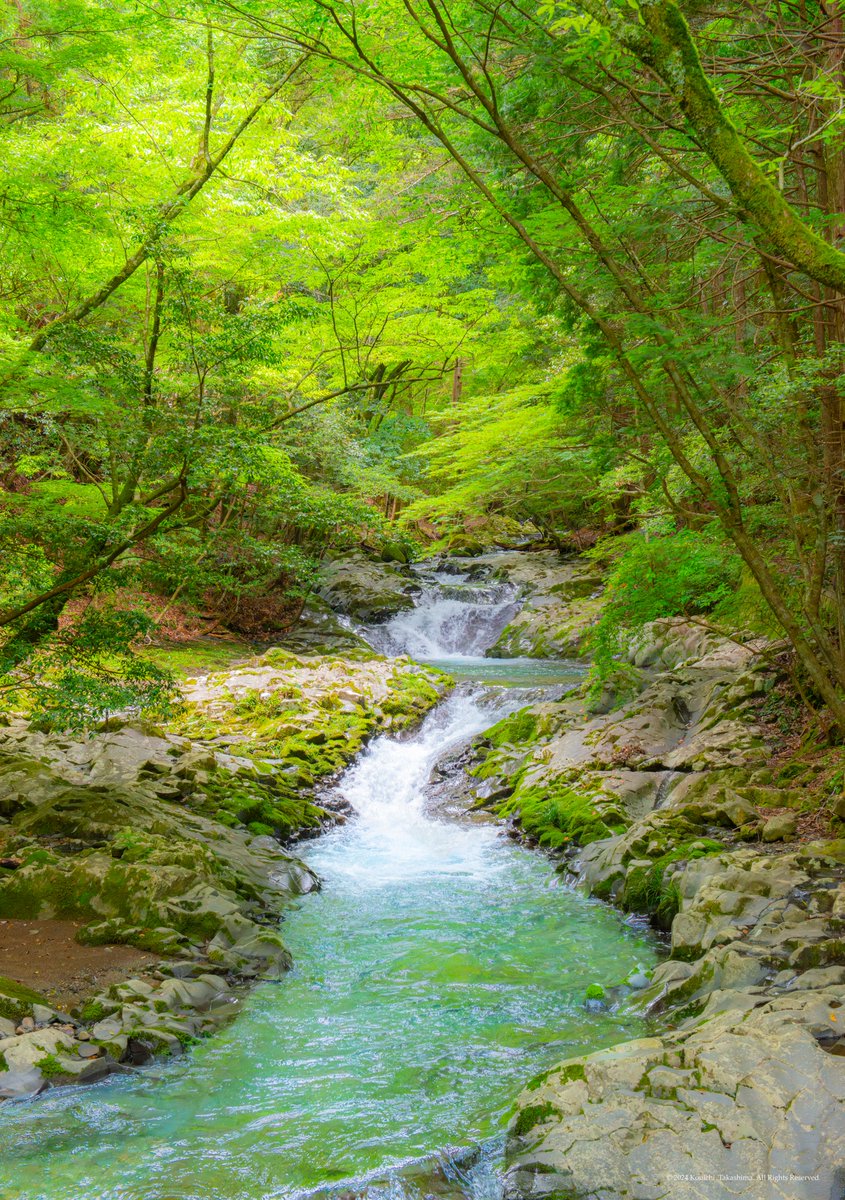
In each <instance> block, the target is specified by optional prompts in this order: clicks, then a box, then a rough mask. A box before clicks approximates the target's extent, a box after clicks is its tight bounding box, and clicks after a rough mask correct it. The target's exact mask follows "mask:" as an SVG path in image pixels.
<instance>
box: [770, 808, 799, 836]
mask: <svg viewBox="0 0 845 1200" xmlns="http://www.w3.org/2000/svg"><path fill="white" fill-rule="evenodd" d="M797 829H798V821H797V820H796V818H795V816H794V815H793V814H792V813H776V814H775V815H774V816H773V817H769V819H768V821H767V822H766V824H765V825H764V826H763V834H762V837H763V841H764V842H788V841H789V840H790V839H791V838H794V837H795V834H796V831H797Z"/></svg>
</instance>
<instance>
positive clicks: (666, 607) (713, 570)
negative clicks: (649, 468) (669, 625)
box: [590, 529, 742, 684]
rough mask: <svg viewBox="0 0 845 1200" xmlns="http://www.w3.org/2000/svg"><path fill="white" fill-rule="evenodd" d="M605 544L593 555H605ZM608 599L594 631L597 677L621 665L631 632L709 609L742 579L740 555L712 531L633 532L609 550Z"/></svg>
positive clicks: (592, 638) (728, 595)
mask: <svg viewBox="0 0 845 1200" xmlns="http://www.w3.org/2000/svg"><path fill="white" fill-rule="evenodd" d="M607 553H608V546H607V545H606V544H604V545H602V546H600V547H599V548H597V550H596V551H595V552H594V555H595V557H602V556H606V555H607ZM611 553H612V554H613V555H614V562H613V565H612V566H611V568H610V571H609V575H608V587H607V593H606V602H605V605H604V607H603V610H602V614H601V616H600V618H599V620H598V622H597V624H596V626H595V629H594V630H593V632H592V635H591V640H590V646H591V650H592V654H593V662H594V672H593V680H594V683H596V682H597V683H599V684H601V683H602V682H603V681H604V680H605V679H606V678H607V677H608V676H609V675H610V674H611V673H612V672H613V671H614V670H616V669H617V668H618V663H617V662H616V658H617V656H618V655H619V653H620V651H621V649H622V647H623V645H624V644H625V642H626V641H629V640H630V635H631V634H632V633H634V632H636V631H637V630H638V629H641V628H642V627H643V626H644V625H646V624H648V623H649V622H650V621H655V620H658V619H659V618H660V617H677V616H692V615H693V614H696V613H706V612H708V611H710V610H712V609H714V608H715V607H716V606H717V605H719V604H721V603H724V602H725V601H726V600H727V599H728V598H729V597H730V596H732V595H733V593H734V592H735V590H736V588H737V586H738V585H739V582H740V578H741V573H742V564H741V561H740V559H739V556H738V555H737V554H736V553H735V552H734V551H732V550H731V549H730V547H728V546H726V545H725V543H724V542H723V541H721V540H718V539H716V538H714V537H713V536H712V534H710V533H705V532H703V531H694V530H689V529H682V530H679V531H678V532H675V533H667V534H663V535H661V536H658V537H648V536H646V534H644V533H642V532H637V533H634V534H629V535H628V536H627V537H626V538H624V539H622V540H620V541H617V542H616V543H615V544H614V545H613V547H612V550H611Z"/></svg>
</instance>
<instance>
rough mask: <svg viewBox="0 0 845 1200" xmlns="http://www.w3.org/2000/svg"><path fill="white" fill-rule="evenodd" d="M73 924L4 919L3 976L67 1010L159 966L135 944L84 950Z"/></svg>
mask: <svg viewBox="0 0 845 1200" xmlns="http://www.w3.org/2000/svg"><path fill="white" fill-rule="evenodd" d="M78 928H79V923H77V922H75V921H2V920H0V975H5V976H6V977H7V978H8V979H14V980H16V981H17V982H18V983H23V984H26V986H27V987H30V988H32V989H33V990H34V991H36V992H40V993H41V995H42V996H44V997H46V999H47V1000H48V1002H49V1003H50V1004H51V1005H52V1006H53V1007H54V1008H58V1009H60V1010H61V1011H64V1012H67V1011H68V1010H69V1009H71V1008H73V1007H74V1006H75V1005H77V1004H79V1003H80V1002H81V1001H83V1000H87V999H88V998H89V997H90V996H92V995H94V994H95V993H96V992H100V991H103V990H104V989H105V988H107V987H109V986H110V985H111V984H113V983H118V982H120V980H122V979H129V978H130V977H136V976H139V975H143V974H144V972H145V971H146V970H149V969H150V968H151V967H152V966H154V965H155V964H157V963H160V962H161V955H160V954H147V953H145V952H144V951H143V950H135V949H133V947H132V946H80V945H79V943H78V942H76V941H74V935H75V933H76V931H77V929H78Z"/></svg>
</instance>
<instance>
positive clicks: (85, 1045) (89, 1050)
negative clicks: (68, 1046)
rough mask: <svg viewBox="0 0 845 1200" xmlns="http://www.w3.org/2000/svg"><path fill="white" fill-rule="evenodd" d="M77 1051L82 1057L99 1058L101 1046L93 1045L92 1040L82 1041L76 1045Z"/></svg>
mask: <svg viewBox="0 0 845 1200" xmlns="http://www.w3.org/2000/svg"><path fill="white" fill-rule="evenodd" d="M76 1053H77V1054H78V1055H79V1057H80V1058H97V1057H98V1055H99V1053H100V1047H99V1046H95V1045H93V1044H92V1043H91V1042H82V1043H81V1044H80V1045H78V1046H77V1047H76Z"/></svg>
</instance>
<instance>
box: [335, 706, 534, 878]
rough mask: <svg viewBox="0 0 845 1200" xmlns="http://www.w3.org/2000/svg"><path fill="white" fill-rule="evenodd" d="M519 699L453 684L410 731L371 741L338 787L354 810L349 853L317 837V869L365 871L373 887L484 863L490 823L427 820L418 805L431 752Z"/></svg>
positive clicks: (459, 740)
mask: <svg viewBox="0 0 845 1200" xmlns="http://www.w3.org/2000/svg"><path fill="white" fill-rule="evenodd" d="M518 703H519V700H518V699H517V695H516V693H508V692H505V693H500V694H499V695H497V696H495V698H494V697H492V696H491V695H490V694H489V693H488V694H486V695H485V693H484V692H482V691H478V690H477V691H475V692H469V691H465V690H463V689H459V690H458V691H456V692H455V693H454V694H453V695H452V696H450V697H449V698H448V700H446V701H445V702H444V703H443V704H441V705H439V706H438V707H437V708H436V709H435V710H434V711H433V712H432V713H431V714H430V715H429V716H428V717H427V719H426V720H425V722H424V723H423V726H422V728H421V729H420V730H419V731H418V732H417V733H416V734H415V735H414V736H413V738H410V739H408V740H404V739H403V740H402V741H396V740H393V739H392V738H388V737H383V738H379V739H378V740H377V741H375V742H374V743H373V744H372V746H371V747H370V748H369V749H368V750H366V751H365V752H364V754H363V755H362V757H361V758H360V759H359V760H358V762H357V763H356V764H355V766H353V767H351V768H350V769H349V770H348V771H346V773H345V774H344V775H343V777H342V778H341V780H340V782H339V784H338V787H337V791H338V792H339V793H340V794H341V795H342V796H343V797H344V799H346V800H348V801H349V803H350V804H351V805H352V807H353V808H354V809H355V812H356V814H357V816H356V820H355V855H354V856H351V855H349V854H348V853H347V850H346V847H345V845H341V844H340V843H337V844H333V843H332V842H331V839H324V841H323V843H322V844H321V847H320V849H319V850H318V851H317V857H318V858H319V859H320V862H319V867H318V869H319V871H320V872H321V873H325V874H331V875H332V876H337V875H345V876H354V877H355V878H356V879H359V880H360V879H369V880H371V881H372V884H373V886H376V887H382V886H384V885H385V884H389V883H392V882H394V881H395V880H397V879H405V880H408V879H409V878H411V877H417V876H426V877H430V876H433V875H448V874H452V873H458V874H465V875H470V874H473V873H476V872H486V871H488V870H489V862H488V854H487V850H488V848H489V844H490V842H491V841H493V840H494V839H495V837H496V830H495V828H494V827H493V826H492V825H491V826H487V827H485V828H483V829H479V828H478V827H477V826H473V825H458V824H456V823H455V822H451V821H450V822H444V821H438V820H433V819H432V818H431V816H429V815H427V814H426V811H425V799H426V797H425V787H426V784H427V782H428V779H429V776H430V775H431V771H432V768H433V767H434V765H435V764H436V763H437V761H438V759H440V758H442V757H443V755H444V754H446V753H447V752H448V751H449V750H450V749H452V748H454V747H457V746H460V745H462V744H463V743H465V742H468V741H469V740H470V738H472V737H474V736H475V735H476V734H478V733H481V732H482V730H484V729H486V728H488V727H489V726H490V725H491V724H492V723H493V722H494V721H496V720H497V719H498V718H499V717H500V716H503V715H504V714H505V713H506V712H509V711H512V710H513V709H514V708H516V707H517V704H518ZM321 851H322V852H321ZM327 856H328V858H329V860H330V861H328V862H327V861H326V857H327Z"/></svg>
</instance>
